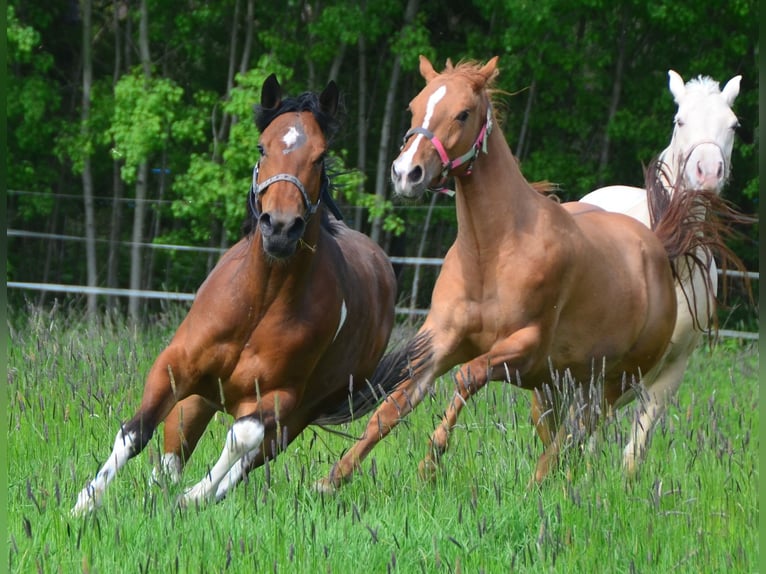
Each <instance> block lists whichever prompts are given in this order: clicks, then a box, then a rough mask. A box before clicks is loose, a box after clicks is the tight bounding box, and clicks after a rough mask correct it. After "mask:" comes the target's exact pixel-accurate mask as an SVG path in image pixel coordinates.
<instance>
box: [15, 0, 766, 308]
mask: <svg viewBox="0 0 766 574" xmlns="http://www.w3.org/2000/svg"><path fill="white" fill-rule="evenodd" d="M758 21H759V14H758V5H757V3H756V2H755V1H750V0H732V1H729V2H719V1H713V0H695V1H694V2H692V1H690V0H682V1H679V0H657V1H655V2H649V3H648V2H644V1H643V0H628V1H607V0H574V1H572V0H566V1H564V0H537V1H535V2H527V1H525V0H481V1H477V0H462V1H460V2H456V1H454V0H438V1H437V0H359V1H349V0H322V1H318V0H311V1H309V0H284V1H281V2H255V0H207V1H206V0H162V1H160V0H80V1H79V2H78V1H76V0H60V1H57V2H45V3H43V2H29V1H22V0H10V1H9V2H8V6H7V41H8V64H7V66H8V72H7V73H8V82H7V85H8V87H7V102H8V104H7V146H8V154H7V158H6V161H7V170H8V196H7V210H8V229H9V232H8V233H9V238H8V266H7V280H8V281H34V282H47V283H62V284H70V285H91V286H100V287H114V288H132V289H155V290H168V291H180V292H193V291H194V290H196V288H197V286H198V285H199V284H200V283H201V282H202V280H203V279H204V277H205V275H206V274H207V272H208V271H209V270H210V269H211V268H212V266H213V265H214V263H215V261H216V260H217V258H218V254H219V252H220V249H223V248H226V247H227V246H229V245H231V244H232V243H233V242H235V241H236V240H237V238H238V236H239V230H240V224H241V222H242V220H243V218H244V213H245V201H246V195H247V192H248V188H249V184H250V178H251V170H252V166H253V164H254V163H255V161H256V159H257V156H256V141H257V138H258V133H257V130H256V128H255V126H254V125H253V121H252V105H253V104H254V103H255V102H257V101H258V99H259V96H260V87H261V84H262V82H263V80H264V79H265V77H266V76H267V75H268V74H270V73H272V72H276V73H277V75H278V77H279V79H280V82H281V83H282V85H283V87H284V88H285V89H286V91H287V92H288V93H290V94H298V93H300V92H302V91H305V90H317V91H318V90H321V89H322V88H323V87H324V86H325V85H326V83H327V82H328V81H329V80H330V79H333V80H335V81H336V82H337V83H338V84H339V86H340V88H341V91H342V93H343V101H344V109H345V120H344V124H343V129H342V131H341V133H340V135H339V137H338V138H337V139H336V141H335V145H334V153H335V155H336V156H337V165H338V166H339V167H340V168H341V169H342V170H343V171H345V174H344V175H343V176H342V177H341V178H340V180H339V183H340V184H341V188H342V191H340V192H339V196H338V202H339V204H340V206H341V209H342V210H343V212H344V214H345V217H346V220H347V222H348V223H349V224H350V225H352V226H355V227H357V228H359V229H362V230H363V231H365V232H366V233H368V234H370V235H371V236H372V237H373V238H375V239H376V240H377V241H378V242H379V243H380V244H381V245H383V246H384V247H385V248H386V250H387V251H388V253H389V254H391V255H408V256H414V255H422V256H426V257H441V256H443V255H444V253H445V251H446V249H447V247H448V246H449V244H450V243H451V241H452V239H453V238H454V233H455V229H454V227H455V221H454V204H453V202H452V200H451V199H450V198H449V197H446V196H441V195H439V196H437V197H434V198H432V199H431V198H429V200H428V201H426V203H424V204H422V205H415V206H413V205H406V206H404V205H398V204H396V202H395V201H392V198H391V197H390V185H389V183H388V170H389V166H390V162H391V160H392V159H393V158H394V157H395V155H396V153H397V150H398V147H399V145H400V141H401V136H402V135H403V133H404V132H405V131H406V128H407V127H408V125H409V115H408V113H407V111H406V107H407V103H408V101H409V100H410V99H411V98H412V97H413V96H414V95H415V94H416V93H417V92H418V91H419V90H420V88H421V87H422V83H423V82H422V79H421V78H420V76H419V74H418V72H417V64H418V55H419V54H425V55H426V56H428V57H429V58H430V59H431V60H432V61H434V62H435V64H436V68H437V69H441V67H442V66H443V63H444V61H445V60H446V58H451V59H452V60H453V61H457V60H460V59H474V60H479V61H486V60H487V59H489V58H490V57H492V56H494V55H499V56H500V62H499V67H500V71H501V73H500V76H499V82H498V87H499V88H501V89H502V90H504V91H505V92H507V96H506V97H505V98H504V104H505V105H504V108H505V109H504V110H503V121H502V129H503V131H504V133H505V136H506V138H507V140H508V142H509V143H510V145H511V148H512V149H513V151H514V153H515V154H516V156H517V157H518V158H519V160H520V162H521V166H522V170H523V172H524V174H525V175H526V177H527V179H529V180H530V181H536V180H549V181H552V182H556V183H558V184H559V186H560V191H559V193H558V195H559V196H560V197H561V198H562V199H565V200H569V199H579V198H580V197H582V196H583V195H585V194H586V193H587V192H589V191H591V190H592V189H595V188H597V187H599V186H602V185H608V184H615V183H620V184H627V185H639V186H640V185H642V181H643V166H644V165H646V164H648V162H649V161H650V159H651V158H652V157H653V156H654V155H656V154H658V153H659V152H660V151H661V150H662V149H663V148H664V147H666V146H667V144H668V142H669V140H670V134H671V131H672V120H673V115H674V111H675V105H674V103H673V99H672V97H671V95H670V93H669V91H668V89H667V70H668V69H669V68H673V69H675V70H676V71H678V72H679V73H680V74H681V75H682V76H683V77H684V79H685V80H689V79H691V78H692V77H694V76H697V75H700V74H702V75H709V76H712V77H713V78H714V79H716V80H717V81H719V82H720V83H721V84H723V83H725V82H726V81H727V80H729V79H730V78H731V77H732V76H734V75H737V74H741V75H742V76H743V79H742V84H741V91H740V95H739V97H738V98H737V100H736V102H735V105H734V109H735V112H736V113H737V115H738V117H739V118H740V123H741V126H742V127H741V129H740V131H739V133H738V136H737V140H736V141H735V146H734V155H733V159H732V164H733V170H732V177H731V180H730V182H729V184H728V186H727V188H726V190H725V194H726V197H727V198H728V199H730V200H731V201H732V202H734V203H735V204H736V205H737V206H738V207H739V208H740V209H741V210H742V211H744V212H746V213H752V214H754V213H757V211H758V199H759V198H758V160H757V156H758V153H757V151H758V150H757V147H758V141H757V135H756V134H757V133H758V125H757V124H758V89H759V87H758V73H757V70H758V66H757V58H758ZM429 214H430V217H429ZM742 231H743V233H744V236H743V237H742V238H740V239H737V240H735V241H733V242H732V247H733V248H734V250H735V251H736V253H737V254H738V255H739V256H740V257H742V259H743V260H744V261H745V264H746V266H747V267H748V269H751V270H757V268H758V254H757V253H758V244H757V237H758V226H757V225H755V226H751V227H748V228H745V229H743V230H742ZM73 237H74V238H79V240H73V239H71V238H73ZM147 244H155V245H157V244H162V245H166V244H171V245H192V246H199V247H204V248H207V251H183V250H179V249H165V248H150V247H149V246H148V245H147ZM435 273H436V269H435V268H432V267H424V268H422V269H421V271H420V279H419V280H420V284H421V288H420V289H419V291H418V293H417V301H415V302H414V304H415V306H418V307H427V306H428V300H429V297H430V286H431V284H432V281H433V278H434V276H435ZM412 275H413V269H412V268H411V267H407V266H404V267H402V268H401V269H400V292H401V298H402V299H403V300H406V299H407V298H408V297H409V296H410V285H411V283H412ZM8 296H9V300H10V303H11V305H21V304H23V299H24V298H29V299H33V300H34V301H35V302H39V303H46V302H50V301H52V300H53V298H54V297H61V295H55V294H50V293H48V294H45V293H36V292H30V291H21V290H14V289H11V290H9V292H8ZM79 301H80V303H82V304H83V305H87V306H88V308H90V310H92V311H95V310H101V309H103V308H105V307H109V308H114V309H118V310H120V311H125V312H128V313H130V314H131V315H132V316H134V317H140V316H143V314H144V313H145V312H146V311H147V310H152V309H154V308H156V305H158V303H156V302H154V303H152V302H151V301H147V300H143V299H139V298H132V299H128V298H124V297H115V296H110V297H106V296H100V297H96V296H95V295H94V296H92V297H84V296H79ZM405 303H406V304H407V305H409V304H410V302H409V301H405ZM153 306H154V307H153ZM725 313H729V315H731V310H729V311H725ZM748 314H749V315H752V310H751V311H749V312H748ZM746 316H747V314H746Z"/></svg>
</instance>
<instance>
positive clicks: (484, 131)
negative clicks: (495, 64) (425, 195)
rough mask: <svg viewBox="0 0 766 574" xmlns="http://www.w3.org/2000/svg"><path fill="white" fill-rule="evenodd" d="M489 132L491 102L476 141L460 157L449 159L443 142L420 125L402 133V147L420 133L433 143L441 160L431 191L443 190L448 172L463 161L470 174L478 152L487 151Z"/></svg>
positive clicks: (490, 129) (490, 126)
mask: <svg viewBox="0 0 766 574" xmlns="http://www.w3.org/2000/svg"><path fill="white" fill-rule="evenodd" d="M490 133H492V104H491V103H487V117H486V119H485V121H484V124H483V125H482V126H481V130H479V135H477V136H476V141H475V142H474V144H473V145H472V146H471V149H469V150H468V151H467V152H466V153H464V154H463V155H461V156H460V157H457V158H455V159H449V156H448V155H447V151H446V150H445V149H444V144H443V143H442V142H441V140H440V139H439V138H437V137H436V135H434V133H433V132H432V131H431V130H428V129H426V128H424V127H420V126H418V127H414V128H412V129H410V130H409V131H408V132H407V133H406V134H404V141H403V142H402V149H404V146H405V145H406V144H407V140H408V139H410V137H411V136H413V135H415V134H421V135H423V136H425V137H426V139H428V141H430V142H431V145H433V146H434V148H435V149H436V153H438V154H439V159H441V162H442V171H441V179H440V180H439V183H438V185H437V186H436V187H435V188H434V189H433V191H444V190H445V188H444V185H445V184H446V183H447V178H448V177H449V173H450V172H451V171H452V170H453V169H455V168H457V167H460V166H461V165H463V164H464V163H467V164H468V166H467V167H466V170H465V173H466V175H470V174H471V171H472V170H473V162H474V161H475V160H476V157H477V156H478V155H479V152H480V151H483V152H484V153H487V138H488V137H489V134H490Z"/></svg>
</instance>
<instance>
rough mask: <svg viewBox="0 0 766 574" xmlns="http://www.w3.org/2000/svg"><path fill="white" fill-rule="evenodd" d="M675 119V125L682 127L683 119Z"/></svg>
mask: <svg viewBox="0 0 766 574" xmlns="http://www.w3.org/2000/svg"><path fill="white" fill-rule="evenodd" d="M675 121H676V125H677V126H678V127H679V128H682V127H684V121H683V120H682V119H681V118H676V120H675Z"/></svg>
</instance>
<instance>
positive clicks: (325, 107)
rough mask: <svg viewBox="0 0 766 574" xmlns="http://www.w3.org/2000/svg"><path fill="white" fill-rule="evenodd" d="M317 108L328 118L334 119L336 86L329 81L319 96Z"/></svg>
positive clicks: (336, 95) (336, 100)
mask: <svg viewBox="0 0 766 574" xmlns="http://www.w3.org/2000/svg"><path fill="white" fill-rule="evenodd" d="M319 107H320V108H321V110H322V111H323V112H324V113H326V114H327V115H329V116H332V117H335V114H336V113H337V112H338V84H336V83H335V81H334V80H330V81H329V82H328V84H327V87H326V88H325V89H324V90H323V91H322V93H321V94H320V95H319Z"/></svg>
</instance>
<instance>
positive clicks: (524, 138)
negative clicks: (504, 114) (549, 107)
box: [514, 79, 537, 161]
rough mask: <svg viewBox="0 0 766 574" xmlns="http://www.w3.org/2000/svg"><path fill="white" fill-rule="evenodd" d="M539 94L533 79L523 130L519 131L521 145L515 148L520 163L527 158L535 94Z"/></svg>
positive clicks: (525, 110) (528, 95)
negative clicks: (528, 134)
mask: <svg viewBox="0 0 766 574" xmlns="http://www.w3.org/2000/svg"><path fill="white" fill-rule="evenodd" d="M536 92H537V80H536V79H532V83H531V84H530V85H529V93H528V94H527V103H526V105H525V106H524V117H523V118H522V120H521V130H520V131H519V143H518V144H516V147H515V148H514V150H515V152H516V157H517V158H518V160H519V161H521V160H522V158H523V157H525V156H526V150H525V149H524V146H525V145H526V143H527V131H528V130H529V118H530V117H531V116H532V104H533V103H534V101H535V94H536Z"/></svg>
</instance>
